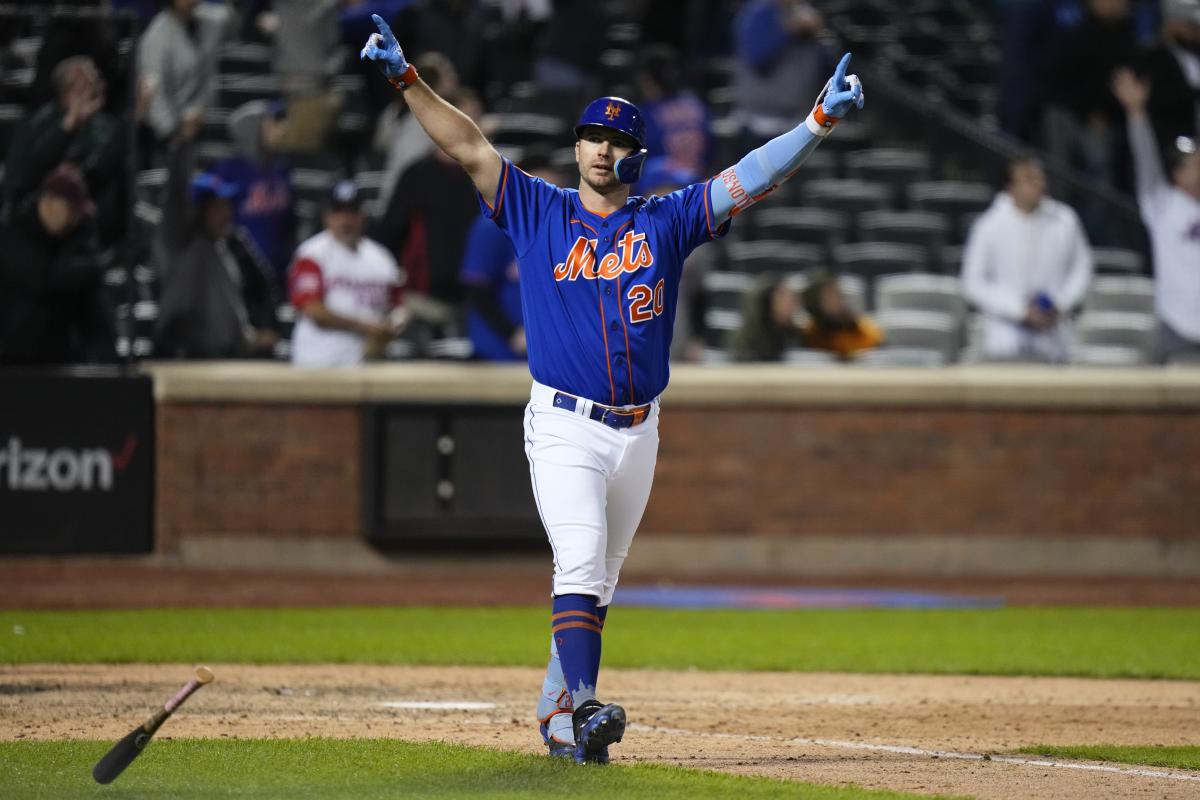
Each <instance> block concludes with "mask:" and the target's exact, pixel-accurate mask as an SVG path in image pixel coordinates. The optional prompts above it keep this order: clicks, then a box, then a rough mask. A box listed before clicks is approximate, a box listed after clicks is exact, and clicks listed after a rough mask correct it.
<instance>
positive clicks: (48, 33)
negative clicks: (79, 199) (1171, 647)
mask: <svg viewBox="0 0 1200 800" xmlns="http://www.w3.org/2000/svg"><path fill="white" fill-rule="evenodd" d="M77 4H78V5H99V4H97V3H77ZM18 5H19V4H18ZM50 5H51V6H53V5H55V4H50ZM80 11H81V12H82V13H79V14H72V13H63V14H57V13H51V14H50V18H49V21H48V24H47V26H46V28H45V31H44V33H43V35H42V41H41V46H40V47H39V48H38V51H37V56H36V59H35V64H34V79H33V84H32V85H31V86H30V87H29V101H30V104H31V107H36V106H40V105H41V104H43V103H45V102H47V101H50V100H53V99H55V97H56V96H57V94H58V86H57V81H56V79H55V75H54V71H55V69H56V68H57V67H58V65H59V64H61V63H62V62H63V61H66V60H67V59H68V58H71V57H73V56H87V57H88V58H89V59H90V60H91V62H92V64H94V65H95V67H96V69H97V70H98V71H99V73H100V79H101V80H102V81H103V82H104V85H105V105H104V110H105V111H107V112H108V113H109V114H110V115H111V116H113V117H116V116H119V115H120V114H121V113H122V111H123V110H124V109H126V108H127V107H128V106H129V105H130V103H131V98H130V97H129V96H128V88H129V65H128V63H127V61H126V59H124V58H123V57H122V56H121V54H120V52H119V51H118V41H119V37H122V36H136V34H137V31H139V30H141V28H140V27H138V28H131V27H129V26H128V25H126V24H124V23H116V22H114V20H112V19H111V18H110V17H109V15H108V14H106V13H105V11H106V9H104V8H82V9H80ZM93 199H95V198H93Z"/></svg>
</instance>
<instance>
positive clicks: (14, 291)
mask: <svg viewBox="0 0 1200 800" xmlns="http://www.w3.org/2000/svg"><path fill="white" fill-rule="evenodd" d="M95 211H96V206H95V204H94V203H93V202H92V199H91V198H90V197H89V196H88V191H87V184H86V183H85V182H84V180H83V176H82V175H81V174H80V172H79V170H78V169H76V168H75V167H74V166H72V165H70V164H63V165H60V166H59V167H57V168H56V169H54V170H52V171H51V172H50V174H49V175H47V176H46V177H45V178H43V179H42V182H41V186H40V187H39V189H38V191H37V192H36V193H35V194H33V195H31V196H29V197H28V198H26V199H25V200H24V201H22V202H21V203H20V204H18V205H17V207H16V208H14V209H13V211H12V213H11V214H10V215H8V218H7V219H6V220H5V221H4V223H3V224H0V253H3V257H2V258H0V364H51V363H69V362H79V361H113V360H115V359H116V354H115V352H114V346H113V343H114V340H115V338H116V336H115V331H114V330H113V325H112V322H111V319H112V316H111V314H109V313H106V311H105V309H104V307H103V304H102V302H101V296H100V289H101V277H102V274H103V267H102V265H101V263H100V262H99V260H98V259H97V258H96V245H95V236H94V232H93V230H92V227H91V224H90V223H91V221H92V217H93V215H94V214H95Z"/></svg>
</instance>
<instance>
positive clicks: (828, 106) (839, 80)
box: [818, 53, 864, 119]
mask: <svg viewBox="0 0 1200 800" xmlns="http://www.w3.org/2000/svg"><path fill="white" fill-rule="evenodd" d="M849 66H850V54H849V53H846V54H845V55H844V56H842V60H841V61H839V62H838V65H837V69H835V70H834V71H833V77H832V78H830V79H829V80H828V82H826V84H825V89H824V90H823V91H822V92H821V97H819V98H818V102H819V103H820V104H821V110H822V111H824V112H825V114H826V115H827V116H830V117H833V118H835V119H841V118H842V117H844V116H846V114H848V113H850V109H851V107H853V108H862V107H863V102H864V98H863V87H862V81H860V80H859V79H858V76H857V75H847V74H846V68H847V67H849Z"/></svg>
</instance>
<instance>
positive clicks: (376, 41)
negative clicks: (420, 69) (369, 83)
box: [358, 14, 408, 81]
mask: <svg viewBox="0 0 1200 800" xmlns="http://www.w3.org/2000/svg"><path fill="white" fill-rule="evenodd" d="M371 19H373V20H375V26H376V27H378V28H379V33H372V34H371V35H370V37H368V38H367V43H366V44H365V45H363V49H362V51H361V52H360V53H359V54H358V57H359V60H361V61H374V62H375V63H376V64H378V65H379V69H381V70H383V74H384V76H385V77H386V78H387V79H388V80H389V81H390V80H392V79H399V78H400V77H402V76H403V75H404V73H405V71H406V70H408V61H406V60H405V58H404V52H403V51H402V50H401V49H400V43H399V42H397V41H396V36H395V34H393V33H392V29H391V27H390V26H389V25H388V24H387V23H386V22H384V21H383V17H381V16H379V15H378V14H372V15H371Z"/></svg>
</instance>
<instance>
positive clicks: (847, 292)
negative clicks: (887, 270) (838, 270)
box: [837, 275, 867, 314]
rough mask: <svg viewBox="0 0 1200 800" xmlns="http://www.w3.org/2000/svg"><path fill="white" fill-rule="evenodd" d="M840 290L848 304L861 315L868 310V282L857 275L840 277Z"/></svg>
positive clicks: (838, 283) (838, 279)
mask: <svg viewBox="0 0 1200 800" xmlns="http://www.w3.org/2000/svg"><path fill="white" fill-rule="evenodd" d="M837 285H838V288H839V289H841V290H842V295H843V296H844V297H845V298H846V304H847V305H849V306H850V308H852V309H854V310H855V311H856V312H858V313H859V314H862V313H863V312H865V311H866V310H867V282H866V281H865V280H863V279H862V278H860V277H859V276H857V275H838V276H837Z"/></svg>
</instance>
